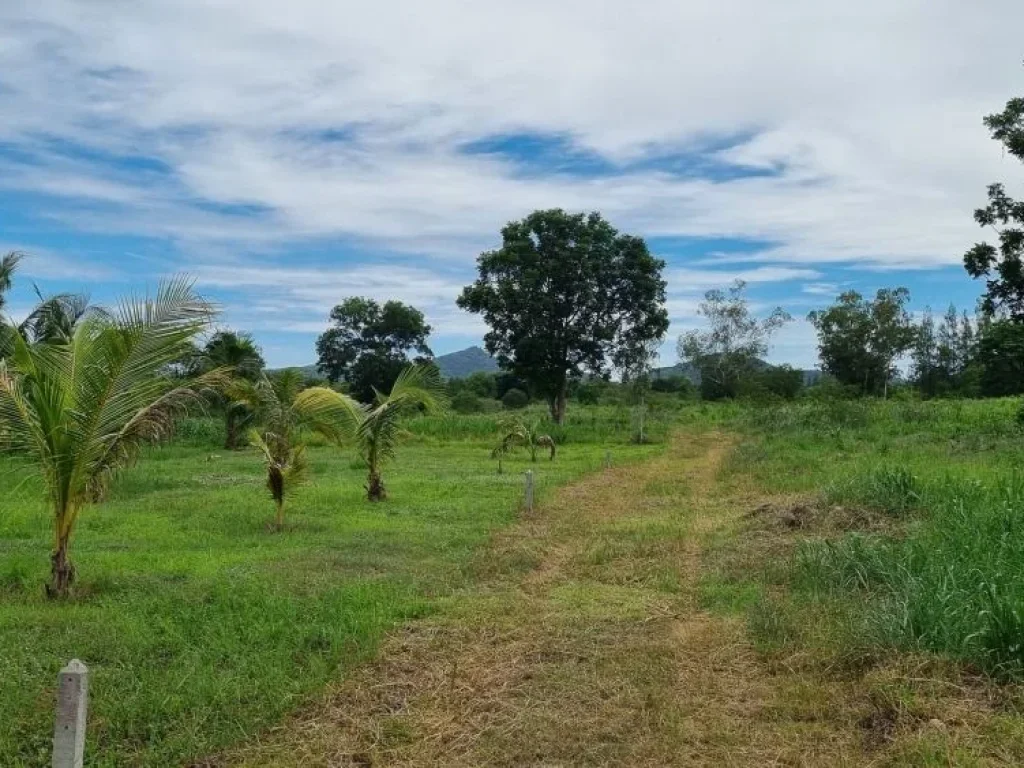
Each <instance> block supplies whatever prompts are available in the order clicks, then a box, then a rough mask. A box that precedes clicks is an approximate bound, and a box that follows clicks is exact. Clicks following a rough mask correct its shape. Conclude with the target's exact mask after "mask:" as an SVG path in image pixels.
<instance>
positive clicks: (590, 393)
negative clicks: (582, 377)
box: [576, 382, 601, 405]
mask: <svg viewBox="0 0 1024 768" xmlns="http://www.w3.org/2000/svg"><path fill="white" fill-rule="evenodd" d="M576 400H577V401H578V402H579V403H580V404H581V405H597V404H598V403H599V402H600V401H601V386H600V385H599V384H596V383H594V382H587V383H585V384H580V385H579V386H578V387H576Z"/></svg>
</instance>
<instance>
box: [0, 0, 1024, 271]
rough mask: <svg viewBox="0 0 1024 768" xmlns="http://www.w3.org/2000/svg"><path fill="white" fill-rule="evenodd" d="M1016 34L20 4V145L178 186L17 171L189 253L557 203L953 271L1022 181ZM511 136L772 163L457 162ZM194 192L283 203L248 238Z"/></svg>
mask: <svg viewBox="0 0 1024 768" xmlns="http://www.w3.org/2000/svg"><path fill="white" fill-rule="evenodd" d="M1022 22H1024V7H1021V6H1020V5H1019V4H1018V3H1016V2H1011V1H1010V0H993V1H992V2H990V3H989V4H987V6H986V12H985V13H979V12H978V11H977V9H976V8H973V7H971V6H970V5H969V4H966V5H965V4H963V3H961V2H958V1H956V0H937V1H932V2H925V1H924V0H910V1H909V2H904V3H900V4H897V5H894V4H892V3H890V2H884V0H871V1H869V2H863V3H858V4H856V5H855V6H849V5H846V4H838V3H832V2H825V3H821V2H816V1H812V0H791V1H790V2H788V3H786V4H784V5H781V6H780V5H778V4H776V5H773V6H772V7H771V10H770V12H769V11H768V10H767V8H766V6H764V4H763V3H760V2H755V1H754V0H746V1H740V0H732V2H725V3H720V2H711V1H710V0H701V1H698V2H690V3H677V2H670V1H669V0H663V1H661V2H650V3H645V4H644V6H643V9H642V11H640V12H638V11H636V10H635V9H633V10H630V11H628V12H627V11H626V10H625V7H624V6H622V5H621V3H616V2H611V0H608V1H606V2H596V3H595V2H586V3H584V2H582V0H562V2H558V3H549V2H540V1H539V0H534V1H529V0H528V1H526V2H520V3H515V4H511V5H510V4H498V3H479V4H472V5H467V4H465V3H461V2H457V1H456V0H446V1H442V2H436V3H430V4H426V5H424V4H421V3H414V2H412V1H411V0H407V1H406V2H397V1H392V2H384V3H377V4H371V5H363V6H355V5H352V4H349V3H346V4H337V3H330V2H326V1H324V0H320V1H316V0H297V1H296V2H293V3H290V4H288V6H287V8H286V9H285V8H284V7H283V6H281V5H280V3H277V2H271V1H270V0H251V1H250V2H246V3H244V4H240V3H237V2H236V3H233V2H214V3H211V2H206V1H205V0H204V1H203V2H200V0H192V1H191V2H183V3H179V4H175V5H173V6H170V5H166V4H163V3H156V2H139V3H132V4H128V5H125V4H123V3H112V2H95V3H79V2H74V1H73V0H42V2H35V3H28V2H18V1H16V2H13V3H8V4H5V5H4V8H3V9H2V10H0V28H2V30H3V31H0V67H2V70H0V71H3V72H4V84H5V86H6V87H5V88H4V89H3V90H2V91H0V105H2V107H3V112H4V115H5V120H4V121H3V124H2V125H0V138H3V139H5V140H7V141H9V142H12V143H14V144H15V145H19V146H25V147H27V149H29V150H30V151H35V152H42V153H43V155H44V157H46V158H48V162H54V160H53V157H52V155H53V148H52V145H51V144H48V143H47V142H46V141H41V140H40V138H39V137H40V136H45V137H47V141H49V140H51V139H52V138H53V137H57V138H63V139H69V140H74V141H77V142H81V143H83V144H85V145H87V146H89V147H92V148H93V149H96V150H105V151H113V152H119V153H126V154H138V153H141V154H146V155H150V154H152V155H156V156H157V157H158V158H159V159H160V160H162V161H163V162H165V163H166V164H167V166H168V168H169V169H170V173H169V177H167V178H165V179H164V181H162V182H161V181H159V180H158V179H157V178H155V177H151V178H149V179H147V180H146V181H145V183H143V184H139V183H138V180H137V179H134V180H133V179H130V178H123V177H122V178H117V177H116V176H117V175H116V174H111V172H110V169H109V167H106V166H103V165H102V164H98V163H97V162H96V160H95V158H90V157H79V158H77V159H76V160H75V161H74V164H75V166H76V169H77V175H74V176H72V175H71V173H70V172H69V170H68V168H67V166H68V164H69V161H68V160H67V159H66V158H65V159H63V160H61V161H60V164H61V166H62V167H59V168H58V169H57V173H54V174H50V173H48V172H47V170H46V169H45V168H44V169H38V168H37V169H35V170H34V171H32V172H23V173H21V174H19V175H18V178H15V179H13V180H8V181H6V182H4V183H5V184H6V185H8V187H10V185H12V184H17V185H19V186H21V187H22V188H26V189H34V190H36V191H42V192H46V193H49V194H54V195H61V196H67V197H73V198H76V199H81V198H87V199H91V200H94V201H98V202H102V203H103V204H105V205H112V206H116V207H118V208H127V209H129V210H137V211H138V212H139V213H140V214H141V215H140V216H137V217H134V216H133V217H124V216H120V217H115V216H112V215H106V216H103V217H100V219H99V220H98V221H96V222H95V223H96V224H97V225H98V226H101V227H102V226H115V225H118V224H119V225H120V227H121V228H122V229H131V228H134V229H135V230H136V231H142V232H145V233H147V234H151V233H156V234H157V235H160V236H172V237H178V238H181V239H185V240H217V239H224V238H228V239H232V238H233V239H236V240H237V241H239V242H249V241H250V240H253V239H254V240H257V241H260V242H263V241H275V240H276V241H278V242H287V241H289V240H294V239H296V238H302V237H307V236H311V235H317V236H322V235H345V236H354V237H359V238H369V239H373V240H376V241H378V242H383V243H385V244H390V245H392V246H394V247H401V248H402V249H403V250H416V249H420V250H424V251H428V252H430V253H433V254H435V255H436V254H438V253H444V254H447V255H452V253H453V251H457V252H458V255H461V256H462V257H463V259H464V258H465V257H466V256H467V255H471V254H472V253H473V252H474V249H475V248H477V247H479V245H480V243H482V242H486V241H489V240H490V241H493V238H494V233H495V232H496V230H497V228H498V227H499V226H500V224H501V223H503V222H504V221H505V220H507V219H509V218H511V217H514V216H518V215H520V214H522V213H524V212H525V211H528V210H530V209H532V208H535V207H540V206H548V205H561V206H564V207H567V208H599V209H601V210H603V211H605V212H606V213H607V214H608V215H609V217H610V218H611V219H612V220H613V221H614V222H616V223H617V224H619V225H620V226H623V227H627V228H632V229H639V230H641V231H643V232H644V233H646V234H660V235H694V236H715V237H723V236H725V237H737V238H756V239H760V240H765V241H770V242H774V243H778V245H777V246H775V247H773V248H771V249H770V250H769V251H768V252H767V253H765V254H763V255H762V258H764V259H765V260H771V261H774V262H776V263H779V262H782V263H824V262H828V261H858V262H861V263H864V262H876V263H882V264H892V263H900V264H927V265H934V264H944V263H953V262H955V261H956V260H957V259H958V257H959V254H960V252H961V251H962V250H963V249H964V247H965V246H966V245H967V244H969V242H970V240H971V239H972V238H973V237H975V235H976V230H975V228H974V225H973V223H972V222H971V220H970V210H971V208H972V206H973V205H974V204H976V203H977V202H978V201H979V199H980V198H981V197H982V196H983V192H984V185H985V184H986V183H988V182H989V181H992V180H994V179H995V178H1000V177H1005V176H1008V175H1010V174H1012V173H1015V172H1017V170H1018V169H1017V168H1016V167H1014V165H1013V164H1012V163H1008V162H1005V161H1003V160H1001V157H1000V154H999V150H998V148H997V147H996V146H995V145H994V144H993V143H992V142H990V141H989V140H988V139H987V138H986V136H985V132H984V129H983V128H982V127H981V125H980V116H981V115H982V114H984V113H985V112H987V111H991V110H992V109H995V108H998V107H999V106H1000V104H1001V103H1002V102H1003V101H1005V99H1006V98H1007V97H1009V96H1010V95H1012V94H1013V93H1014V92H1016V91H1018V90H1019V89H1020V86H1021V84H1022V80H1024V78H1022V76H1021V75H1022V72H1021V69H1020V67H1019V61H1018V59H1019V50H1018V48H1019V46H1018V45H1017V43H1018V42H1019V41H1018V40H1017V30H1019V28H1020V25H1021V23H1022ZM682 41H685V44H683V42H682ZM517 130H519V131H531V132H540V133H557V134H559V135H563V136H567V137H570V138H571V140H572V141H573V142H574V143H575V144H576V145H577V146H580V147H585V148H588V149H590V150H592V151H596V152H598V153H601V154H603V155H604V156H605V157H607V158H609V159H611V160H613V161H623V160H628V159H636V158H641V157H644V156H646V155H650V154H651V153H652V152H655V153H659V152H660V153H663V152H665V151H677V150H687V149H689V150H699V149H700V147H702V146H705V145H706V143H707V142H708V141H720V138H721V137H722V136H729V135H738V134H742V135H746V136H748V137H749V138H748V139H747V140H745V141H742V142H740V143H738V144H736V145H734V146H731V147H729V148H726V149H722V150H715V151H713V152H712V153H711V157H712V158H713V159H715V160H717V161H719V162H725V163H730V164H734V165H739V166H743V167H747V168H756V169H774V170H775V171H776V174H774V175H770V176H760V177H753V178H739V179H735V178H733V179H727V180H722V181H717V182H715V181H709V180H706V179H699V178H685V177H678V176H672V175H669V174H667V173H664V172H659V171H651V170H646V171H642V172H640V171H638V172H631V173H623V174H622V175H619V176H616V177H610V178H604V179H598V180H593V179H579V178H571V177H567V176H564V175H561V176H552V175H533V176H529V177H524V176H522V175H520V174H517V173H516V171H515V169H514V168H513V167H512V166H511V165H510V164H509V163H507V162H503V161H499V160H496V159H488V158H482V157H467V156H466V155H464V154H461V153H460V152H459V151H458V147H459V146H460V145H461V144H462V143H463V142H465V141H468V140H472V139H476V138H480V137H482V136H486V135H489V134H494V133H499V132H507V131H517ZM322 131H343V132H346V137H347V139H346V140H343V141H326V140H324V137H323V136H322V135H320V134H318V132H322ZM23 170H24V169H23ZM122 176H123V175H122ZM196 200H207V201H213V202H219V203H232V202H234V203H240V202H241V203H251V204H256V205H259V206H265V207H266V209H267V213H266V215H265V216H262V217H258V218H257V221H256V222H255V223H252V222H248V224H250V226H246V224H247V222H244V221H242V222H239V221H237V220H233V219H232V217H226V216H224V215H218V214H215V213H210V212H209V211H197V210H196V209H195V208H194V206H193V205H192V203H193V202H194V201H196Z"/></svg>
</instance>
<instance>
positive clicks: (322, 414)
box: [292, 387, 366, 443]
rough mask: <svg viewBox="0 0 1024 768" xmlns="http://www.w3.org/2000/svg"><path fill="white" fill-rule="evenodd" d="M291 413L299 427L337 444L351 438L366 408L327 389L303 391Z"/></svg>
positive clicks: (313, 388)
mask: <svg viewBox="0 0 1024 768" xmlns="http://www.w3.org/2000/svg"><path fill="white" fill-rule="evenodd" d="M292 409H293V411H294V412H295V414H296V417H297V420H298V421H299V422H300V423H302V424H303V425H305V426H308V427H310V428H312V429H314V430H316V431H317V432H320V433H321V434H323V435H325V436H327V437H328V438H329V439H331V440H334V441H335V442H339V443H340V442H343V441H346V440H350V439H351V438H353V437H354V436H355V435H356V434H357V433H358V432H359V426H360V425H361V424H362V423H363V419H364V418H365V417H366V406H364V405H362V404H361V403H359V402H356V401H355V400H354V399H352V398H351V397H349V396H348V395H343V394H341V393H340V392H335V391H334V390H333V389H328V388H327V387H310V388H308V389H304V390H303V391H302V392H300V393H299V394H298V395H297V396H296V397H295V401H294V403H293V405H292Z"/></svg>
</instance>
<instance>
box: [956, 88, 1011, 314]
mask: <svg viewBox="0 0 1024 768" xmlns="http://www.w3.org/2000/svg"><path fill="white" fill-rule="evenodd" d="M985 125H986V126H987V127H988V129H989V132H990V133H991V135H992V138H993V139H995V140H996V141H999V142H1000V143H1002V144H1003V146H1004V147H1005V148H1006V151H1007V152H1009V153H1010V155H1012V156H1013V157H1016V158H1017V159H1018V160H1021V161H1024V98H1016V99H1011V100H1010V101H1009V102H1007V104H1006V108H1005V109H1004V110H1003V111H1002V112H998V113H996V114H993V115H989V116H988V117H986V118H985ZM974 220H975V221H977V222H978V224H979V225H981V226H982V227H991V228H992V229H994V230H995V232H996V235H997V237H998V240H999V245H998V246H995V245H993V244H992V243H988V242H983V243H977V244H975V245H974V247H973V248H971V249H970V250H969V251H968V252H967V253H966V254H964V267H965V269H966V270H967V273H968V274H969V275H970V276H971V277H974V278H982V277H984V278H987V279H986V287H985V294H984V296H983V297H982V308H983V309H984V311H985V312H986V313H987V314H989V315H991V314H994V313H996V312H999V311H1003V312H1005V313H1006V314H1007V315H1009V316H1010V317H1011V318H1012V319H1014V320H1016V321H1018V322H1020V321H1024V201H1021V200H1014V199H1013V198H1012V197H1010V196H1009V195H1008V194H1007V193H1006V188H1005V187H1004V186H1003V185H1002V184H991V185H990V186H989V188H988V205H986V206H985V207H984V208H979V209H978V210H976V211H975V212H974Z"/></svg>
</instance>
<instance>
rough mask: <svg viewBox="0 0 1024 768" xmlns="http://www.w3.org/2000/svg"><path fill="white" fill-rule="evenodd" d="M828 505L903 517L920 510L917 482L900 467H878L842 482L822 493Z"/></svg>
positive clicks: (905, 469)
mask: <svg viewBox="0 0 1024 768" xmlns="http://www.w3.org/2000/svg"><path fill="white" fill-rule="evenodd" d="M825 499H826V501H828V502H829V503H830V504H846V505H855V506H859V507H864V508H867V509H870V510H873V511H876V512H882V513H884V514H887V515H890V516H892V517H905V516H906V515H907V514H909V513H910V512H912V511H913V510H915V509H918V508H919V507H920V506H921V502H922V498H921V482H920V481H919V479H918V477H917V476H916V475H914V474H913V473H912V472H911V471H910V470H909V469H907V468H906V467H903V466H880V467H876V468H875V469H873V470H871V471H870V472H867V473H864V474H856V475H853V476H851V477H848V478H843V479H841V480H839V481H837V482H834V483H833V484H832V485H830V486H829V487H828V488H827V489H826V491H825Z"/></svg>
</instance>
